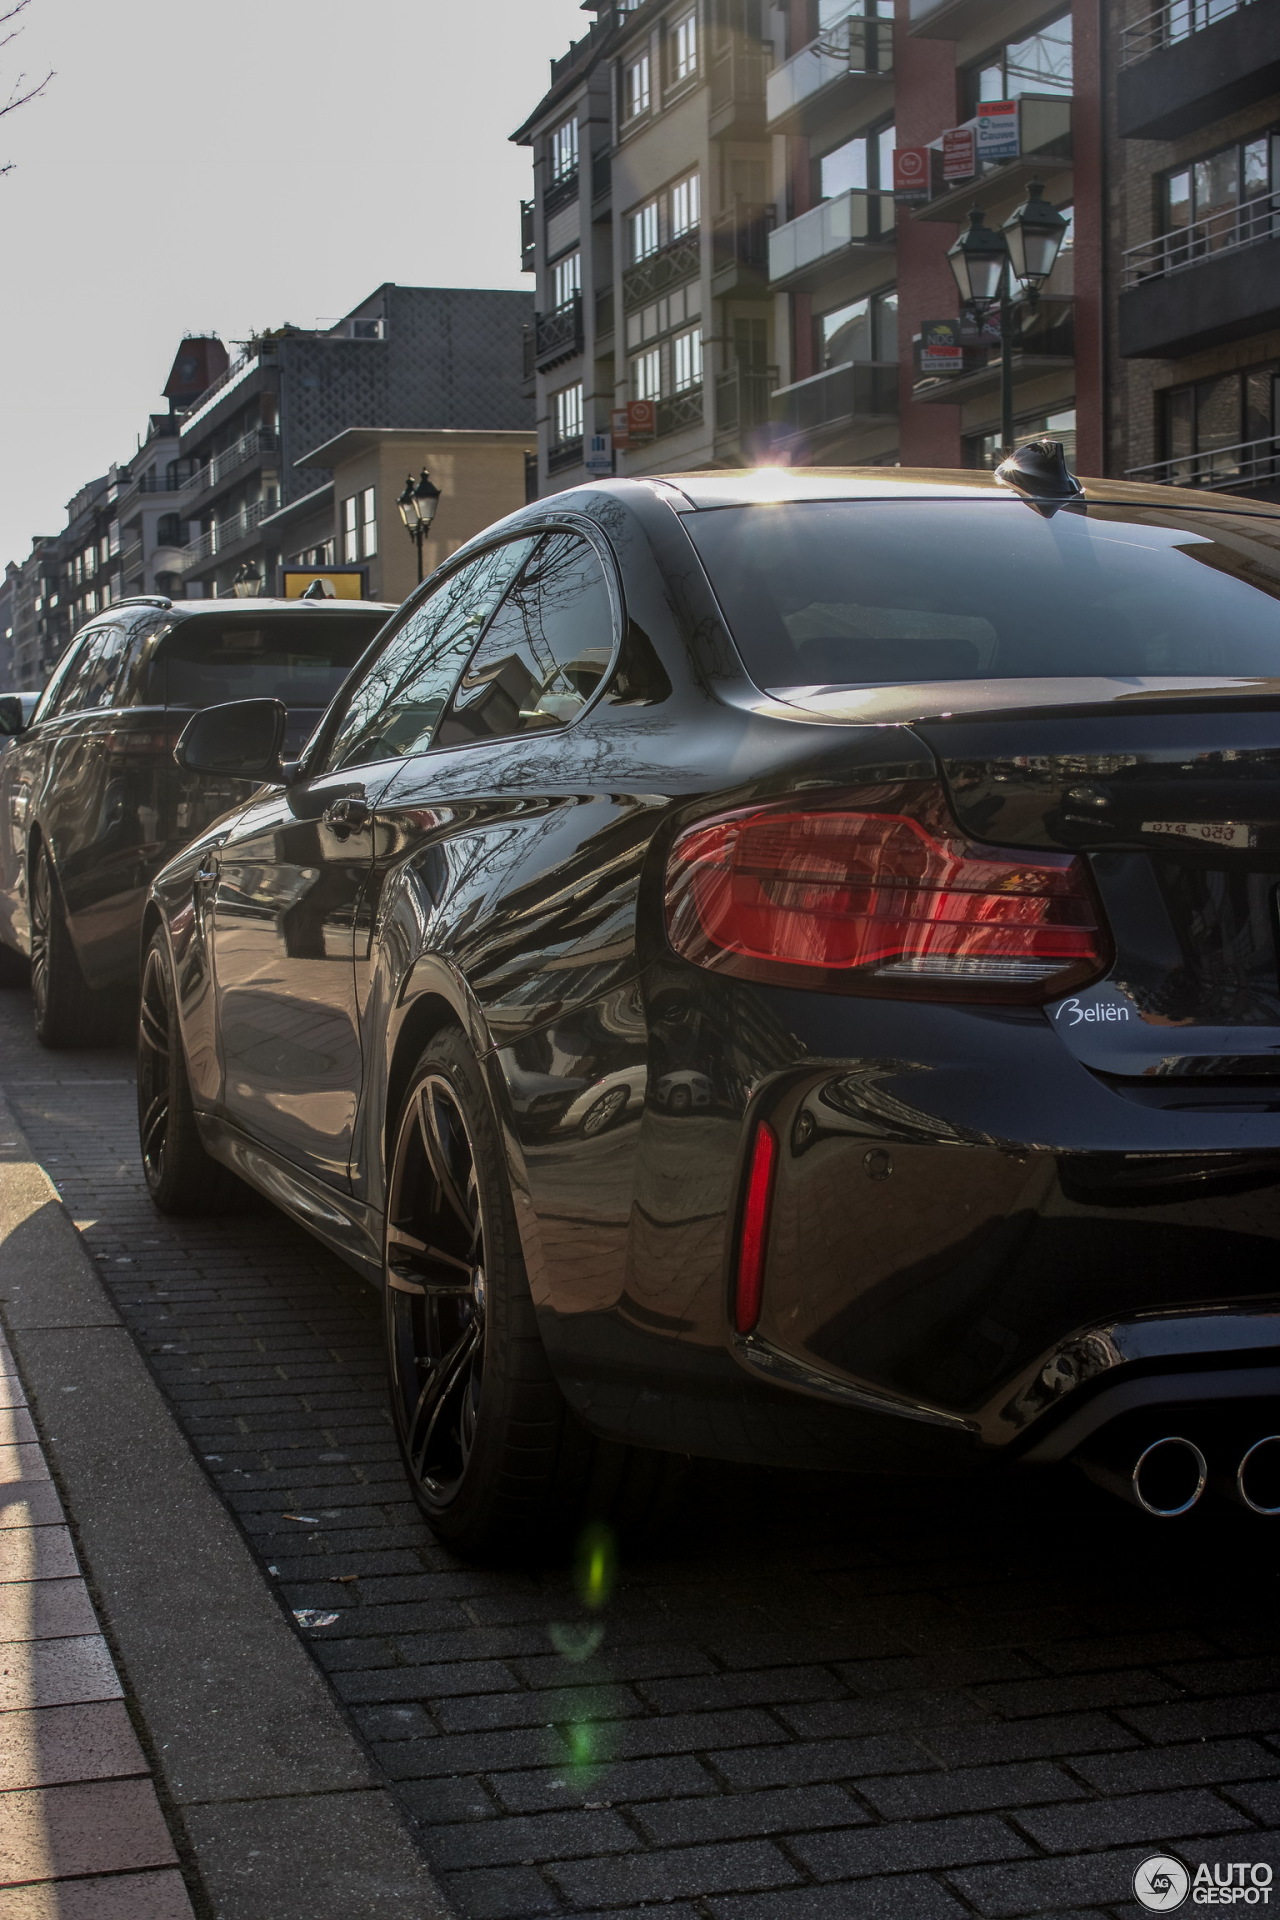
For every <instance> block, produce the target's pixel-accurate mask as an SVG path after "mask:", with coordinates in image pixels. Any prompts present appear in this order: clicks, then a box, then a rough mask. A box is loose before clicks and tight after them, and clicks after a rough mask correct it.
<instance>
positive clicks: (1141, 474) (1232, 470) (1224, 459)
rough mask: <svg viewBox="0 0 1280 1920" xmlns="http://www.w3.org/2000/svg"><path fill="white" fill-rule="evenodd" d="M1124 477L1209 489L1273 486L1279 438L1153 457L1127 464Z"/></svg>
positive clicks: (1279, 470)
mask: <svg viewBox="0 0 1280 1920" xmlns="http://www.w3.org/2000/svg"><path fill="white" fill-rule="evenodd" d="M1124 477H1125V479H1126V480H1136V481H1145V482H1146V483H1147V484H1148V485H1149V486H1156V487H1203V488H1204V489H1205V490H1206V491H1207V492H1211V493H1214V492H1218V491H1219V490H1223V489H1227V490H1231V491H1234V492H1238V491H1239V490H1240V489H1241V488H1247V487H1276V486H1280V440H1276V439H1274V438H1273V439H1270V440H1241V441H1239V442H1238V444H1237V445H1235V446H1234V447H1214V448H1212V449H1211V450H1209V451H1208V452H1206V453H1186V454H1182V455H1180V456H1179V457H1178V458H1176V459H1173V460H1153V461H1152V462H1151V464H1150V465H1149V466H1145V467H1130V468H1129V470H1128V472H1127V473H1126V474H1125V476H1124Z"/></svg>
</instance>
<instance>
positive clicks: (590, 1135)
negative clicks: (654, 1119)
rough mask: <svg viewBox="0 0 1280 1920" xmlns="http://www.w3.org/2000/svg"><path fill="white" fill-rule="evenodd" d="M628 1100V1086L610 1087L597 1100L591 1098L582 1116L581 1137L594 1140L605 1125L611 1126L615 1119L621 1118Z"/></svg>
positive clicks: (629, 1094)
mask: <svg viewBox="0 0 1280 1920" xmlns="http://www.w3.org/2000/svg"><path fill="white" fill-rule="evenodd" d="M630 1100H631V1091H630V1088H628V1087H610V1089H609V1091H608V1093H602V1094H601V1095H600V1098H599V1099H598V1100H593V1101H592V1103H591V1105H590V1106H589V1107H588V1108H587V1110H586V1112H585V1113H584V1114H583V1116H582V1137H583V1139H584V1140H594V1139H595V1137H596V1135H597V1134H598V1133H603V1132H604V1131H605V1129H606V1127H611V1126H612V1125H613V1123H614V1121H615V1120H619V1119H621V1117H622V1115H623V1113H624V1112H625V1111H626V1108H627V1106H628V1104H629V1102H630Z"/></svg>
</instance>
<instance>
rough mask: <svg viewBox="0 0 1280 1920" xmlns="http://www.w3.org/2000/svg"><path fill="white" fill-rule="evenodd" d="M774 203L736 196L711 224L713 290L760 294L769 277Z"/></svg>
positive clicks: (715, 293)
mask: <svg viewBox="0 0 1280 1920" xmlns="http://www.w3.org/2000/svg"><path fill="white" fill-rule="evenodd" d="M775 217H776V216H775V214H774V210H773V208H772V207H771V206H761V205H759V204H758V203H757V202H756V201H753V200H739V199H735V200H734V202H733V204H732V206H730V207H727V208H726V209H725V211H724V212H723V213H718V214H717V215H716V217H715V219H714V221H713V222H712V227H711V293H712V297H713V298H714V299H716V300H723V299H724V298H725V297H726V295H728V294H731V293H758V292H760V291H762V290H763V288H764V285H765V282H766V280H767V279H768V276H769V235H770V234H771V233H772V232H773V227H774V221H775Z"/></svg>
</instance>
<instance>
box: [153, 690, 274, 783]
mask: <svg viewBox="0 0 1280 1920" xmlns="http://www.w3.org/2000/svg"><path fill="white" fill-rule="evenodd" d="M286 718H287V715H286V713H285V709H284V705H283V703H282V702H281V701H279V700H231V701H228V702H227V703H226V704H225V705H224V706H220V707H205V709H204V710H203V712H201V713H197V714H196V715H195V716H194V717H193V718H192V719H190V720H188V722H187V724H186V726H185V727H184V728H183V730H182V735H181V738H180V739H179V741H178V744H177V746H176V747H175V748H174V750H173V757H174V759H175V760H176V761H177V763H178V765H179V766H180V767H184V768H185V769H186V770H187V772H188V773H221V774H227V775H230V776H231V778H232V779H235V780H270V781H277V780H284V779H286V778H287V777H288V776H287V772H286V768H285V765H284V762H283V760H282V759H281V757H280V749H281V748H282V747H283V745H284V730H285V721H286Z"/></svg>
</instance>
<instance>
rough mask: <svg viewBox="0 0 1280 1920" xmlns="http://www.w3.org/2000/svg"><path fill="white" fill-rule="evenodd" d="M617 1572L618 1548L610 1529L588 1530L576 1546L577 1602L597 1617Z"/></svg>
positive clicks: (609, 1592) (605, 1604)
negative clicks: (588, 1608)
mask: <svg viewBox="0 0 1280 1920" xmlns="http://www.w3.org/2000/svg"><path fill="white" fill-rule="evenodd" d="M617 1572H618V1548H617V1542H616V1541H615V1540H614V1537H613V1533H612V1531H611V1529H610V1528H608V1527H606V1526H601V1525H599V1524H597V1525H594V1526H590V1527H588V1528H587V1529H586V1531H585V1532H584V1533H583V1536H582V1538H581V1540H580V1541H579V1542H578V1564H577V1584H578V1598H579V1599H580V1600H581V1601H582V1604H583V1606H584V1607H590V1608H591V1609H592V1611H593V1612H595V1613H598V1612H599V1611H600V1609H601V1608H602V1607H604V1606H607V1604H608V1601H609V1596H610V1594H611V1593H612V1592H613V1585H614V1580H615V1579H616V1577H617Z"/></svg>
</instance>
